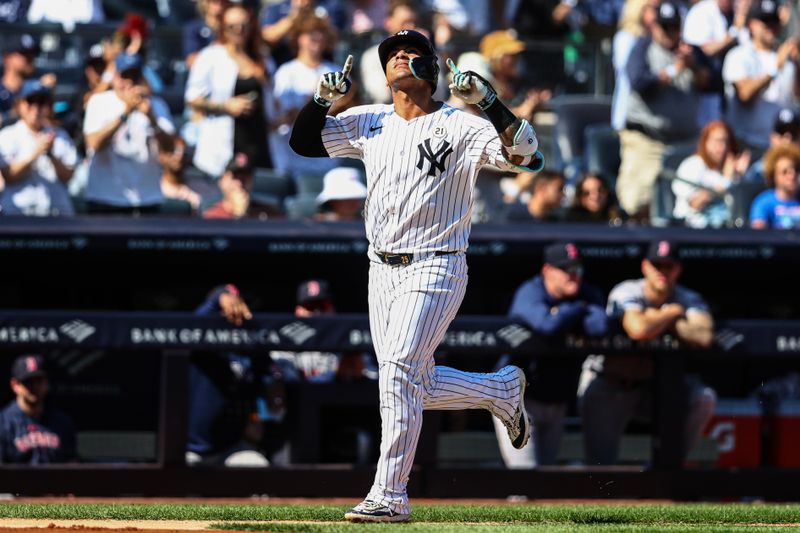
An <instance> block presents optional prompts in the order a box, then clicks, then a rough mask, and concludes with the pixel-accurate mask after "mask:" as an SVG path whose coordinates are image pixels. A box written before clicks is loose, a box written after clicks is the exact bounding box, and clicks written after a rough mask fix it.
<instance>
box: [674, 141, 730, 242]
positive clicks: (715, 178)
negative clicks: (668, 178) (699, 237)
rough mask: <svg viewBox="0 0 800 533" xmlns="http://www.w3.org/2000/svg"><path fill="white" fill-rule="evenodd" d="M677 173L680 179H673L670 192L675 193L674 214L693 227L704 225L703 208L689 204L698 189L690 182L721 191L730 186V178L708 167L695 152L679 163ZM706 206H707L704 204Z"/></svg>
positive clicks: (706, 221) (706, 223)
mask: <svg viewBox="0 0 800 533" xmlns="http://www.w3.org/2000/svg"><path fill="white" fill-rule="evenodd" d="M677 175H678V177H679V178H681V181H679V180H675V181H673V182H672V192H674V193H675V210H674V211H673V213H674V215H675V216H676V217H677V218H680V219H685V220H686V223H687V225H689V226H691V227H693V228H698V227H699V228H702V227H706V226H707V225H708V220H707V219H706V215H705V212H704V211H705V210H703V211H698V210H696V209H694V208H693V207H692V206H690V205H689V200H691V198H692V196H694V194H695V193H696V192H697V191H698V187H695V186H693V185H692V183H696V184H697V185H698V186H700V187H704V188H707V189H713V190H715V191H720V192H721V191H726V190H728V188H730V186H731V184H732V182H731V180H729V179H728V178H726V177H725V176H723V175H722V173H720V172H718V171H716V170H714V169H712V168H708V167H707V166H706V163H705V161H703V158H702V157H700V156H699V155H697V154H695V155H693V156H690V157H688V158H686V159H685V160H684V161H683V162H682V163H681V165H680V166H679V167H678V171H677ZM682 180H685V181H682ZM687 182H692V183H687ZM720 202H721V200H720ZM707 208H708V206H706V209H707Z"/></svg>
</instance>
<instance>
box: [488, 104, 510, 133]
mask: <svg viewBox="0 0 800 533" xmlns="http://www.w3.org/2000/svg"><path fill="white" fill-rule="evenodd" d="M483 112H484V113H486V118H488V119H489V122H491V123H492V126H494V129H495V130H497V133H503V132H504V131H506V128H508V127H509V126H510V125H512V124H513V123H514V122H515V121H516V120H517V117H516V116H515V115H514V113H512V112H511V110H510V109H508V108H507V107H506V106H505V104H504V103H503V102H501V101H500V99H499V98H497V99H496V100H495V101H494V102H492V105H490V106H489V107H487V108H486V109H484V110H483Z"/></svg>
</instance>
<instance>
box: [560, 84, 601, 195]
mask: <svg viewBox="0 0 800 533" xmlns="http://www.w3.org/2000/svg"><path fill="white" fill-rule="evenodd" d="M550 105H551V106H552V108H553V111H555V113H556V117H557V120H556V125H555V128H554V137H555V150H554V156H555V158H554V159H555V161H554V162H553V168H557V169H560V170H561V171H563V172H564V174H565V175H566V177H567V179H568V180H572V179H574V178H575V177H577V175H578V174H579V173H580V172H582V171H583V170H584V168H585V161H584V159H583V156H584V146H585V137H584V131H585V130H586V128H587V126H591V125H593V124H603V125H608V124H609V123H610V122H611V99H610V98H609V97H606V96H594V95H563V96H559V97H557V98H554V99H553V100H551V102H550Z"/></svg>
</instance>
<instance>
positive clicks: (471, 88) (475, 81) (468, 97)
mask: <svg viewBox="0 0 800 533" xmlns="http://www.w3.org/2000/svg"><path fill="white" fill-rule="evenodd" d="M447 68H449V69H450V72H452V73H453V81H452V83H450V92H451V93H453V94H454V95H455V96H457V97H458V98H461V99H462V100H464V101H465V102H466V103H468V104H479V105H480V103H481V102H483V101H485V100H487V98H488V97H489V95H490V94H496V93H495V91H494V89H493V88H492V86H491V84H490V83H489V82H488V81H486V80H485V79H483V78H482V77H481V76H479V75H478V74H476V73H475V72H472V71H471V70H468V71H466V72H461V70H460V69H459V68H458V67H457V66H456V64H455V63H454V62H453V60H452V59H450V58H448V59H447ZM492 101H494V99H493V98H492ZM489 103H491V102H489Z"/></svg>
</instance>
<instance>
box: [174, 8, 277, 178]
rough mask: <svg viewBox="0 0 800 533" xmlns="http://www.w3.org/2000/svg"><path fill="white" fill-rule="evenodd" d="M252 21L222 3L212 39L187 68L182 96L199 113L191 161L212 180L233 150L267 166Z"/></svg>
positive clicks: (263, 82) (262, 73)
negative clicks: (184, 89)
mask: <svg viewBox="0 0 800 533" xmlns="http://www.w3.org/2000/svg"><path fill="white" fill-rule="evenodd" d="M252 20H253V14H252V12H251V11H250V10H249V9H248V8H246V7H244V6H243V5H241V4H230V5H228V6H226V7H225V8H224V9H223V10H222V13H221V15H220V25H219V27H220V33H219V35H218V38H217V41H216V42H215V43H214V44H212V45H210V46H207V47H206V48H204V49H203V50H202V51H201V52H200V53H199V54H198V55H197V58H196V59H195V61H194V63H193V64H192V68H191V70H190V71H189V80H188V81H187V84H186V92H185V93H184V99H185V101H186V103H187V104H188V105H190V106H191V107H192V109H193V110H194V111H197V112H198V113H200V114H202V119H201V120H200V122H199V123H198V125H197V135H198V136H197V146H196V148H195V152H194V161H193V162H194V166H195V167H197V168H198V169H200V170H202V171H203V172H204V173H206V174H207V175H208V176H209V177H210V178H211V179H214V180H216V179H217V178H219V177H220V176H222V174H223V173H224V171H225V165H227V164H228V161H230V160H231V158H232V157H233V155H234V154H236V153H244V154H246V155H247V158H248V160H249V161H250V164H251V165H252V166H254V167H260V168H271V167H272V161H271V158H270V153H269V147H268V142H267V135H268V133H267V112H266V104H265V100H264V95H265V94H266V89H267V83H268V81H269V80H268V77H269V76H268V73H267V69H266V66H265V62H264V59H263V58H262V57H261V53H260V46H261V43H260V41H259V36H258V29H257V28H256V27H255V26H253V23H252V22H251V21H252Z"/></svg>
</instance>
